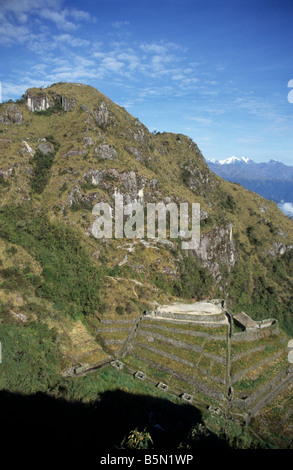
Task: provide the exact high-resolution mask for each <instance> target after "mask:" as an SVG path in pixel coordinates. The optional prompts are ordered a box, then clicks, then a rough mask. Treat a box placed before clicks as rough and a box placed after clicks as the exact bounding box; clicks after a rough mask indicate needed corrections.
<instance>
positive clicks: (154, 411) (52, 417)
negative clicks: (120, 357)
mask: <svg viewBox="0 0 293 470" xmlns="http://www.w3.org/2000/svg"><path fill="white" fill-rule="evenodd" d="M0 403H1V408H2V411H1V432H2V436H3V437H4V439H5V442H7V443H13V444H14V448H15V449H17V451H16V453H12V454H11V458H12V459H13V458H15V457H17V458H18V457H19V456H20V455H23V456H24V457H27V456H28V455H32V456H33V454H34V452H35V451H38V453H39V452H42V454H43V455H44V458H45V460H46V459H47V458H50V457H52V456H53V455H55V453H56V454H57V453H58V451H59V450H60V451H61V454H60V455H62V456H63V457H64V458H65V461H68V460H72V459H73V460H74V461H75V460H76V459H78V458H80V457H82V460H83V462H84V460H89V461H91V462H93V461H95V459H96V458H97V456H98V455H100V454H101V452H104V453H105V452H106V451H111V450H113V449H116V448H119V447H120V444H121V442H122V440H123V437H124V436H125V435H128V433H129V431H131V430H133V429H135V428H137V429H138V430H139V431H142V430H143V429H144V428H146V429H147V430H148V432H149V433H150V434H151V437H152V440H153V443H154V449H155V450H156V451H167V450H172V451H173V452H174V451H176V449H178V446H179V445H180V443H181V442H185V441H186V439H187V437H188V434H189V432H190V429H191V428H192V427H194V426H195V425H196V424H197V423H201V422H202V419H201V413H200V412H199V410H197V409H196V408H195V407H193V406H191V405H187V404H182V405H177V404H174V403H172V402H170V401H169V400H165V399H161V398H155V397H150V396H146V395H133V394H131V393H126V392H124V391H120V390H116V391H108V392H105V393H103V394H102V395H101V397H100V399H99V400H98V401H96V402H94V403H91V404H82V403H72V402H68V401H66V400H64V399H59V398H58V399H56V398H53V397H50V396H48V395H46V394H44V393H37V394H35V395H20V394H13V393H10V392H6V391H1V392H0ZM2 443H3V441H2ZM194 446H195V447H194ZM3 448H4V446H2V449H3ZM193 448H199V449H200V448H217V449H218V448H227V446H226V444H225V442H223V441H221V440H220V439H219V438H218V437H217V436H216V435H213V434H210V435H209V436H202V437H201V438H200V439H197V440H196V442H195V443H194V444H193ZM20 449H22V451H21V452H22V454H21V453H19V452H20ZM59 459H60V457H59V458H58V460H59Z"/></svg>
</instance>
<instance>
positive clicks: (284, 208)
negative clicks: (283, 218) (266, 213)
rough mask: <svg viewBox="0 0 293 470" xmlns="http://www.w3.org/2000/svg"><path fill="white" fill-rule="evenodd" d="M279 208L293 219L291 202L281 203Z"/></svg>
mask: <svg viewBox="0 0 293 470" xmlns="http://www.w3.org/2000/svg"><path fill="white" fill-rule="evenodd" d="M278 207H279V208H280V209H281V211H282V212H284V214H286V215H288V216H289V217H293V204H292V203H291V202H283V201H282V202H281V203H280V204H278Z"/></svg>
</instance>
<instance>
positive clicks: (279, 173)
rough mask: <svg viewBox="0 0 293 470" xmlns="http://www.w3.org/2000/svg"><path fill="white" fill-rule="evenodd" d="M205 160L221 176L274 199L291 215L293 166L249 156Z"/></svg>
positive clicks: (292, 212)
mask: <svg viewBox="0 0 293 470" xmlns="http://www.w3.org/2000/svg"><path fill="white" fill-rule="evenodd" d="M207 164H208V166H209V168H210V169H211V170H212V171H213V172H214V173H216V174H217V175H219V176H221V178H223V179H225V180H227V181H231V182H232V183H239V184H241V185H242V186H244V187H245V188H247V189H249V190H250V191H254V192H255V193H258V194H260V195H261V196H263V197H265V198H266V199H271V200H273V201H275V202H276V203H277V204H278V205H279V207H280V208H281V209H282V210H283V212H285V213H286V214H287V215H289V216H291V217H292V216H293V166H288V165H285V164H284V163H281V162H278V161H277V160H269V161H267V162H262V163H256V162H254V161H253V160H251V159H250V158H248V157H235V156H233V157H229V158H227V159H225V160H215V159H212V160H207Z"/></svg>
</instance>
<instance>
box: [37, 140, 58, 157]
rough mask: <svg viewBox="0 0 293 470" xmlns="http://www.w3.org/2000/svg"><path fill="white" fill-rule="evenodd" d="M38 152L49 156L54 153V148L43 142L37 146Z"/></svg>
mask: <svg viewBox="0 0 293 470" xmlns="http://www.w3.org/2000/svg"><path fill="white" fill-rule="evenodd" d="M38 150H39V151H40V152H42V153H44V154H45V155H49V153H52V152H54V148H53V145H52V144H49V143H48V142H43V143H42V144H40V145H39V146H38Z"/></svg>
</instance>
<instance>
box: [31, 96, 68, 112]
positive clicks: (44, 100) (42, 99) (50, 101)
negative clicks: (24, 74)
mask: <svg viewBox="0 0 293 470" xmlns="http://www.w3.org/2000/svg"><path fill="white" fill-rule="evenodd" d="M25 98H26V105H27V107H28V109H29V110H30V111H31V112H32V113H33V112H34V111H46V109H48V108H51V107H53V106H54V105H56V103H60V104H61V107H62V108H63V110H64V111H71V110H72V109H73V108H74V107H75V105H76V100H75V99H74V98H66V97H65V96H61V95H58V94H57V93H51V94H50V96H48V94H47V93H37V94H33V93H30V92H29V91H28V92H27V94H26V96H25Z"/></svg>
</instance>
